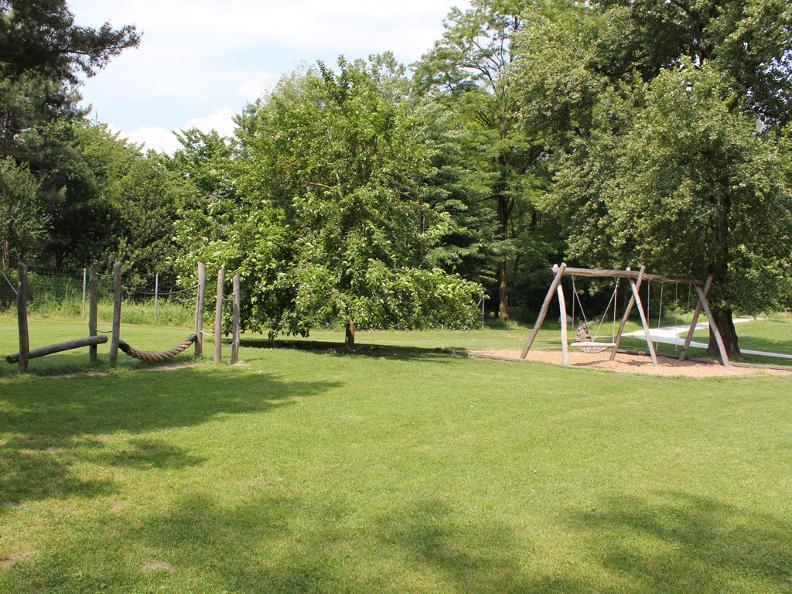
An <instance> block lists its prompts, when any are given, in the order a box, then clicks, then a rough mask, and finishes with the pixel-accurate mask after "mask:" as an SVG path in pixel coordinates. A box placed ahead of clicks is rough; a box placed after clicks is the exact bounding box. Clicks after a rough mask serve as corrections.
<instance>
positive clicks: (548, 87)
mask: <svg viewBox="0 0 792 594" xmlns="http://www.w3.org/2000/svg"><path fill="white" fill-rule="evenodd" d="M790 17H792V14H790V11H789V8H788V6H787V5H786V3H782V2H775V1H772V0H768V1H764V0H756V1H753V2H730V1H724V2H709V1H700V2H687V1H685V0H679V1H672V2H666V3H655V2H642V1H639V2H627V1H624V2H622V1H612V2H610V1H608V2H593V3H586V4H569V5H566V6H565V7H564V8H563V9H562V10H553V9H550V8H546V7H545V8H541V9H536V10H535V11H534V13H533V15H532V16H530V17H528V18H527V20H528V22H529V23H530V25H529V26H526V28H525V29H524V31H523V32H522V33H521V34H520V35H519V38H518V47H519V49H520V55H519V58H518V64H517V66H516V67H515V69H514V71H513V75H514V84H515V85H517V86H519V87H520V88H521V89H522V92H523V104H522V116H523V119H524V122H525V126H526V127H527V128H529V129H535V128H536V127H539V128H541V129H543V130H545V131H546V134H547V138H548V140H549V145H548V146H549V148H550V149H551V150H552V152H553V157H552V159H551V160H550V166H551V167H552V169H553V171H554V183H553V186H552V191H551V192H550V194H549V196H548V197H547V199H546V201H545V204H546V206H547V207H548V211H549V212H552V213H555V214H557V215H558V216H560V217H562V218H563V220H564V221H565V224H566V226H567V231H566V232H565V235H566V236H567V237H568V255H569V256H571V257H572V258H575V259H577V260H578V261H580V262H581V263H584V264H591V265H599V266H602V265H606V266H608V267H612V266H615V265H627V264H631V265H635V263H636V262H642V263H645V264H647V265H648V266H650V267H651V268H654V269H657V270H662V271H663V272H668V273H676V274H684V275H694V276H699V277H700V276H703V275H705V274H707V273H712V274H713V276H714V281H715V284H714V288H713V296H712V300H713V304H714V305H715V308H716V309H723V310H724V311H726V312H727V315H728V319H730V309H731V308H732V307H738V308H740V309H741V310H742V311H758V310H763V309H767V308H769V307H777V306H778V305H779V304H781V303H784V302H787V299H788V298H787V297H786V295H788V289H787V288H786V287H788V283H789V273H788V272H787V269H788V266H784V265H779V264H781V263H782V262H784V261H785V260H788V258H789V255H790V252H789V247H788V246H789V241H790V240H789V238H790V234H791V233H792V218H791V217H792V214H791V213H792V204H791V203H790V195H791V194H790V187H791V186H790V178H789V173H788V171H789V170H788V162H789V157H788V154H787V151H788V148H787V147H785V145H784V143H783V142H781V141H780V140H779V132H780V130H781V128H780V127H781V126H782V125H783V124H784V123H785V122H786V121H788V118H789V115H790V109H789V105H790V103H789V99H790V96H789V89H790V88H792V87H790V76H789V72H790V70H789V67H788V63H789V58H790V55H791V54H790V47H791V46H790V43H791V42H790V36H789V33H788V32H789V23H790ZM542 40H544V41H545V43H544V44H541V43H540V41H542ZM758 279H761V282H758ZM754 287H756V290H753V288H754ZM719 324H720V322H719ZM722 330H723V329H722ZM734 345H735V348H736V341H735V342H734ZM730 348H731V346H730Z"/></svg>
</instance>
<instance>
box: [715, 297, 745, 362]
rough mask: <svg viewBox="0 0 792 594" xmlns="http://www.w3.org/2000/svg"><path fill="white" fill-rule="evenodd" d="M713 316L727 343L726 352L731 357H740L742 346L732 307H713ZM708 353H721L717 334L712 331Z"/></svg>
mask: <svg viewBox="0 0 792 594" xmlns="http://www.w3.org/2000/svg"><path fill="white" fill-rule="evenodd" d="M710 309H711V311H712V317H713V318H714V320H713V321H714V322H715V326H717V328H718V331H719V332H720V334H721V338H723V344H724V345H726V354H727V355H729V357H739V356H741V353H740V346H739V344H738V341H737V331H736V330H735V329H734V320H733V319H732V310H731V308H721V307H712V308H710ZM707 354H709V355H719V354H720V351H719V350H718V343H717V342H716V340H715V336H714V335H713V334H712V333H710V337H709V344H708V345H707Z"/></svg>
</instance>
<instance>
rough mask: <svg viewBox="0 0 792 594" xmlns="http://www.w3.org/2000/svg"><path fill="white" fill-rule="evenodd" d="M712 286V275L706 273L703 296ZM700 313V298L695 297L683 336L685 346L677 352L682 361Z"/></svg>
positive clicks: (685, 355) (685, 357)
mask: <svg viewBox="0 0 792 594" xmlns="http://www.w3.org/2000/svg"><path fill="white" fill-rule="evenodd" d="M711 286H712V275H711V274H708V275H707V280H705V281H704V296H705V297H706V296H707V293H709V290H710V287H711ZM700 315H701V299H696V308H695V309H694V310H693V319H692V320H691V321H690V328H688V332H687V336H685V346H683V347H682V352H681V353H679V360H680V361H684V360H685V359H687V355H688V350H689V349H690V342H691V341H692V340H693V334H694V333H695V332H696V325H697V324H698V319H699V316H700Z"/></svg>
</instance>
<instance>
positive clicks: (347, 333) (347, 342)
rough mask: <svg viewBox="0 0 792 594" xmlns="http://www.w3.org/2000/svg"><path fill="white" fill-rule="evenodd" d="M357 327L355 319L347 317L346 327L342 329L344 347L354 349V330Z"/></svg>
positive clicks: (349, 349)
mask: <svg viewBox="0 0 792 594" xmlns="http://www.w3.org/2000/svg"><path fill="white" fill-rule="evenodd" d="M356 330H357V327H356V326H355V320H353V319H352V318H349V320H348V321H347V323H346V328H345V330H344V348H345V349H346V350H348V351H354V350H355V331H356Z"/></svg>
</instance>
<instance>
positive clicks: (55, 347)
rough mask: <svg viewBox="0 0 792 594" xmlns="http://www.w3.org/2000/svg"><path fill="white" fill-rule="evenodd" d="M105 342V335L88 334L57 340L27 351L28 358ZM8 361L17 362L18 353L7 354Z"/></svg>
mask: <svg viewBox="0 0 792 594" xmlns="http://www.w3.org/2000/svg"><path fill="white" fill-rule="evenodd" d="M106 342H107V336H89V337H88V338H78V339H77V340H70V341H68V342H59V343H57V344H50V345H47V346H43V347H40V348H37V349H33V350H32V351H29V352H28V356H27V358H28V359H36V358H37V357H46V356H47V355H53V354H55V353H61V352H63V351H71V350H72V349H79V348H81V347H89V346H95V345H97V344H104V343H106ZM5 360H6V362H8V363H18V362H19V353H16V354H14V355H8V356H6V358H5Z"/></svg>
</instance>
